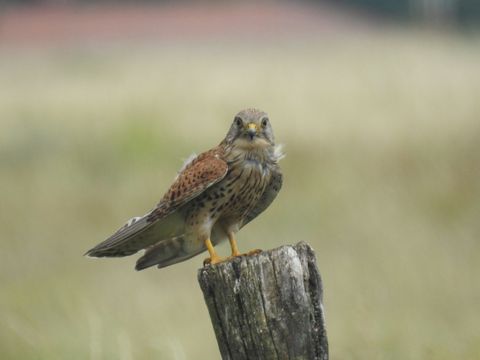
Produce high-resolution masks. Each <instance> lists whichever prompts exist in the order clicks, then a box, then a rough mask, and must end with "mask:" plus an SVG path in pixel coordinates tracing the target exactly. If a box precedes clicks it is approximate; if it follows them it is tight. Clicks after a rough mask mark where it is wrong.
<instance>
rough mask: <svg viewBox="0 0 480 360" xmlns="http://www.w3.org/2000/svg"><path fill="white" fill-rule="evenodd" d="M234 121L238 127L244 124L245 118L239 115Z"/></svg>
mask: <svg viewBox="0 0 480 360" xmlns="http://www.w3.org/2000/svg"><path fill="white" fill-rule="evenodd" d="M234 122H235V125H237V126H238V127H242V126H243V120H242V119H241V118H239V117H238V116H237V117H236V118H235V120H234Z"/></svg>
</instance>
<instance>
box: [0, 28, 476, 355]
mask: <svg viewBox="0 0 480 360" xmlns="http://www.w3.org/2000/svg"><path fill="white" fill-rule="evenodd" d="M479 64H480V38H478V37H475V36H472V37H470V38H467V37H461V36H456V35H445V34H443V35H438V34H428V33H423V32H421V31H402V30H388V31H385V32H383V33H375V34H367V35H365V34H363V35H357V36H343V37H342V36H339V37H333V38H326V37H325V38H319V39H309V41H308V43H307V42H302V41H296V42H290V41H285V42H276V43H272V44H270V45H269V46H265V44H263V43H261V42H259V43H258V44H256V45H249V46H247V45H246V44H242V43H227V42H225V43H215V42H212V43H208V42H205V43H203V44H197V45H195V46H193V45H192V44H183V45H182V44H168V43H163V44H157V45H153V44H149V43H139V44H130V45H125V44H123V45H111V46H105V47H100V46H83V47H71V48H61V49H60V48H52V49H14V48H7V49H3V50H2V56H1V57H0V166H1V169H0V199H1V201H0V214H1V215H0V251H1V254H2V256H1V261H0V279H1V280H0V283H1V292H0V309H1V310H0V311H1V322H0V349H1V358H2V359H49V360H52V359H94V360H95V359H125V360H126V359H218V358H219V353H218V350H217V345H216V341H215V338H214V334H213V331H212V329H211V325H210V319H209V317H208V314H207V310H206V307H205V305H204V302H203V298H202V296H201V291H200V289H199V288H198V285H197V282H196V270H197V269H198V268H199V267H200V266H201V263H202V259H203V257H197V258H194V259H192V260H190V261H188V262H185V263H181V264H178V265H175V266H173V267H169V268H166V269H162V270H155V269H154V270H148V271H143V272H138V273H137V272H135V271H134V270H133V266H134V262H135V259H134V257H130V258H125V259H114V260H109V259H107V260H93V259H88V258H84V257H82V254H83V253H84V252H85V251H86V250H87V249H89V248H90V247H91V246H93V245H95V244H96V243H97V242H99V241H101V240H103V239H104V238H105V237H107V236H108V235H110V234H111V233H112V231H114V230H116V229H117V227H119V226H120V225H122V224H123V222H124V221H126V220H127V219H128V218H130V217H132V216H134V215H141V214H143V213H145V212H146V211H148V210H149V209H150V208H151V207H152V206H153V205H154V204H156V202H157V201H158V200H159V199H160V197H161V195H162V194H163V192H164V191H165V190H166V188H167V186H168V185H169V183H170V182H171V180H172V178H173V177H174V175H175V173H176V170H178V169H179V167H180V166H181V160H182V159H184V158H186V157H187V156H188V155H189V154H190V153H192V152H197V153H198V152H201V151H203V150H206V149H208V148H209V147H211V146H213V145H216V144H217V143H218V142H219V141H220V140H221V139H222V138H223V136H224V135H225V133H226V131H227V129H228V127H229V125H230V121H231V120H232V119H233V115H234V114H235V113H236V112H237V111H238V110H240V109H242V108H244V107H259V108H261V109H264V110H265V111H267V112H268V113H269V114H270V117H271V121H272V124H273V126H274V130H275V131H276V137H277V140H278V142H281V143H284V144H285V149H286V153H287V157H286V158H285V159H284V160H283V161H282V162H283V163H282V167H283V169H284V173H285V183H284V188H283V190H282V192H281V194H280V196H279V198H278V200H277V201H276V202H275V203H274V204H273V206H272V207H271V208H270V209H269V210H268V211H267V212H266V213H265V215H263V216H261V217H259V218H258V219H257V220H256V221H255V222H253V223H252V224H251V225H249V226H248V227H247V228H245V229H244V230H243V231H242V232H241V233H240V234H239V243H240V246H241V250H248V249H250V248H256V247H260V248H264V249H267V248H272V247H277V246H280V245H283V244H289V243H295V242H298V241H300V240H306V241H308V242H309V243H310V244H311V245H312V246H313V247H314V248H315V250H316V253H317V256H318V262H319V266H320V269H321V272H322V275H323V280H324V283H325V303H326V315H327V326H328V335H329V341H330V347H331V357H332V359H336V360H341V359H342V360H343V359H479V358H480V325H479V304H480V287H479V285H478V279H479V277H480V243H479V239H480V221H479V220H480V219H479V215H480V95H479V94H480V67H479ZM220 251H221V252H223V253H227V251H228V249H227V248H226V247H225V246H222V247H221V249H220Z"/></svg>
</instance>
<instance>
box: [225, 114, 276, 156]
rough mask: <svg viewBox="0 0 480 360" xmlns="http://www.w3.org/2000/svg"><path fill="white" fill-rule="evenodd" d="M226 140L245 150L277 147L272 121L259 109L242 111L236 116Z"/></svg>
mask: <svg viewBox="0 0 480 360" xmlns="http://www.w3.org/2000/svg"><path fill="white" fill-rule="evenodd" d="M225 140H226V141H227V143H229V144H232V145H235V146H237V147H239V148H243V149H259V148H267V147H273V146H274V145H275V139H274V136H273V129H272V126H271V125H270V120H269V119H268V116H267V114H266V113H265V112H263V111H261V110H257V109H246V110H242V111H240V112H239V113H238V114H237V115H235V118H234V119H233V124H232V126H231V127H230V130H229V131H228V134H227V137H226V139H225Z"/></svg>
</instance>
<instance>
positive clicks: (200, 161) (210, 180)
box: [150, 149, 228, 219]
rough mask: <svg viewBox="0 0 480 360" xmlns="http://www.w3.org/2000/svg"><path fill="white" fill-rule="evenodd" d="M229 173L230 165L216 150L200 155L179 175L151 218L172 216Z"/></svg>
mask: <svg viewBox="0 0 480 360" xmlns="http://www.w3.org/2000/svg"><path fill="white" fill-rule="evenodd" d="M227 171H228V165H227V163H226V162H225V161H224V160H223V159H222V158H221V156H220V154H219V152H218V151H217V150H216V149H214V150H210V151H207V152H205V153H203V154H200V155H199V156H198V157H197V158H195V159H193V160H192V162H191V163H190V164H188V165H187V166H186V167H185V169H184V170H183V171H182V172H180V173H179V174H178V176H177V178H176V179H175V182H174V183H173V184H172V186H171V187H170V189H169V190H168V191H167V193H166V194H165V195H164V196H163V198H162V200H161V201H160V203H159V204H158V205H157V208H156V209H155V210H153V211H152V213H151V215H150V216H151V218H152V219H158V218H162V217H164V216H166V215H168V214H171V213H172V212H173V211H175V210H176V209H178V208H179V207H180V206H182V205H184V204H186V203H187V202H189V201H190V200H192V199H193V198H196V197H197V196H198V195H200V194H201V193H202V192H204V191H205V190H206V189H208V188H209V187H210V186H212V185H214V184H216V183H217V182H219V181H220V180H222V179H223V178H224V177H225V175H226V174H227Z"/></svg>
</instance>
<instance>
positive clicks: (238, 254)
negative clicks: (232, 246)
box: [226, 249, 262, 260]
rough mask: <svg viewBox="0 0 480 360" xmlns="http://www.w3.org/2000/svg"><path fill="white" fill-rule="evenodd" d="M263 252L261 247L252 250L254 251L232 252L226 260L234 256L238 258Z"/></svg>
mask: <svg viewBox="0 0 480 360" xmlns="http://www.w3.org/2000/svg"><path fill="white" fill-rule="evenodd" d="M261 252H262V250H261V249H255V250H252V251H249V252H247V253H244V254H240V253H236V254H235V253H232V255H230V256H229V257H228V258H227V259H226V260H231V259H233V258H236V257H238V256H251V255H256V254H260V253H261Z"/></svg>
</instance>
